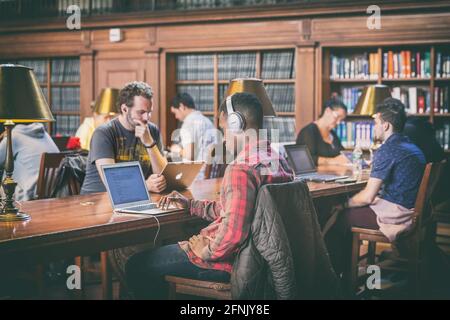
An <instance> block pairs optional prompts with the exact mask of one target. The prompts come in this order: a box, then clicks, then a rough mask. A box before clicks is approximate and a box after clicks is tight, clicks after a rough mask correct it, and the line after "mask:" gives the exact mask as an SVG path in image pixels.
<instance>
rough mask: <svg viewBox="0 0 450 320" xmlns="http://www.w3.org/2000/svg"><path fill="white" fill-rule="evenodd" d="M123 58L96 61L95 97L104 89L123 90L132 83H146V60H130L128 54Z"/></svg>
mask: <svg viewBox="0 0 450 320" xmlns="http://www.w3.org/2000/svg"><path fill="white" fill-rule="evenodd" d="M120 55H121V58H115V59H114V58H107V59H103V58H100V57H99V58H98V59H95V78H96V81H95V95H96V96H97V95H98V94H99V93H100V91H101V89H102V88H106V87H114V88H118V89H120V88H122V87H123V86H124V85H125V84H126V83H128V82H131V81H145V59H144V58H142V59H129V58H127V53H126V52H124V53H121V54H120Z"/></svg>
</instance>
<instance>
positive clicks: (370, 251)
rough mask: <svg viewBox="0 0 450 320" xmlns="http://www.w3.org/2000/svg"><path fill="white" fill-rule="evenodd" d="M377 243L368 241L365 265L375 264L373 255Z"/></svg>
mask: <svg viewBox="0 0 450 320" xmlns="http://www.w3.org/2000/svg"><path fill="white" fill-rule="evenodd" d="M376 248H377V243H376V242H374V241H369V245H368V251H367V264H368V265H372V264H375V254H376Z"/></svg>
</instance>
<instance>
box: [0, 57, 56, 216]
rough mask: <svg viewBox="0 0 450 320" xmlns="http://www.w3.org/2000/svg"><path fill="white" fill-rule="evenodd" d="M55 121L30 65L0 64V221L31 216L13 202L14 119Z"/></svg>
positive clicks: (29, 121) (22, 120)
mask: <svg viewBox="0 0 450 320" xmlns="http://www.w3.org/2000/svg"><path fill="white" fill-rule="evenodd" d="M50 121H55V119H54V118H53V115H52V113H51V112H50V108H49V107H48V104H47V101H46V100H45V97H44V94H43V93H42V90H41V87H40V85H39V82H38V80H37V79H36V76H35V75H34V72H33V69H31V68H28V67H24V66H20V65H14V64H2V65H0V122H3V123H4V126H5V131H6V139H7V146H6V161H5V174H6V176H5V179H4V180H3V182H2V186H3V190H4V192H5V199H4V200H3V201H2V205H3V208H2V209H1V211H0V222H2V221H7V222H9V221H18V220H28V219H29V218H30V216H29V215H28V214H26V213H24V212H19V209H18V208H17V207H16V206H15V204H14V191H15V189H16V185H17V183H16V182H15V181H14V179H13V178H12V175H13V171H14V159H13V150H12V140H11V139H12V137H11V130H12V128H13V127H14V123H15V122H20V123H24V122H25V123H27V122H28V123H31V122H50Z"/></svg>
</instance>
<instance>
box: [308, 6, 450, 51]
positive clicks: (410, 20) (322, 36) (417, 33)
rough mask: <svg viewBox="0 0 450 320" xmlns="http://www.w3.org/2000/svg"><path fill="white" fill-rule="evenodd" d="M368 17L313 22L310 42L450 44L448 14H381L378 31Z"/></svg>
mask: <svg viewBox="0 0 450 320" xmlns="http://www.w3.org/2000/svg"><path fill="white" fill-rule="evenodd" d="M367 17H369V15H365V16H358V17H336V18H318V19H313V20H312V29H311V39H312V40H313V41H317V42H320V43H321V44H322V45H329V46H358V45H361V46H366V45H373V44H376V45H378V46H381V45H399V44H414V43H422V44H423V43H432V42H437V41H446V42H450V28H449V26H450V21H449V13H448V12H443V13H430V14H413V15H389V14H383V11H382V12H381V29H379V30H376V29H373V30H370V29H368V28H367V25H366V22H367ZM430 35H432V36H430Z"/></svg>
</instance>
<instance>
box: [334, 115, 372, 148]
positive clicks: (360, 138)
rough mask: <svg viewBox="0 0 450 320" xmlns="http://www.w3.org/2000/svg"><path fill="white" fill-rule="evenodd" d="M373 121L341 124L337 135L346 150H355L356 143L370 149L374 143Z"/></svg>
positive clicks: (337, 128) (337, 129)
mask: <svg viewBox="0 0 450 320" xmlns="http://www.w3.org/2000/svg"><path fill="white" fill-rule="evenodd" d="M373 127H374V123H373V121H358V122H356V121H355V122H350V121H346V122H341V123H340V124H339V125H338V126H337V127H336V134H337V136H338V137H339V139H340V140H341V143H342V146H343V147H344V148H354V147H355V146H356V143H357V142H359V146H360V147H361V148H363V149H369V148H370V145H371V144H372V141H373Z"/></svg>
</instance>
